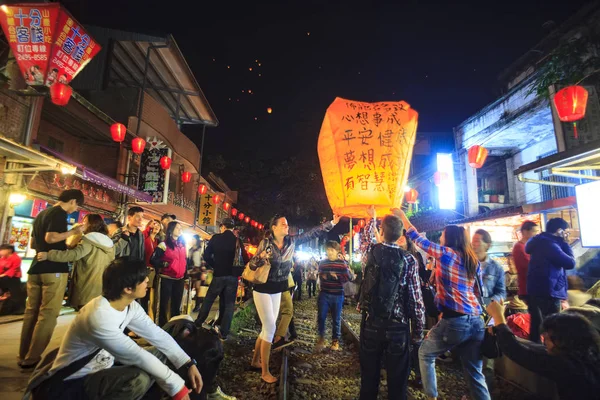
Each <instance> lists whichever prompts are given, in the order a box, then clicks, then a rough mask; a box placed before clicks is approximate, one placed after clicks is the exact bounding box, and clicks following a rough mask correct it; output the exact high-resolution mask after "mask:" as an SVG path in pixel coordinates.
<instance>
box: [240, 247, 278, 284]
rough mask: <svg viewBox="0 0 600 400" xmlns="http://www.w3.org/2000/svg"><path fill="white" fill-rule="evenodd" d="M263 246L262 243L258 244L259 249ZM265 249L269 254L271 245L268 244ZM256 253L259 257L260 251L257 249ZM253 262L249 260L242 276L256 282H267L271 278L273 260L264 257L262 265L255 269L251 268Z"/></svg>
mask: <svg viewBox="0 0 600 400" xmlns="http://www.w3.org/2000/svg"><path fill="white" fill-rule="evenodd" d="M263 240H265V239H263ZM261 244H262V243H261ZM261 247H262V246H261V245H259V246H258V248H259V249H260V248H261ZM265 250H266V252H267V253H268V254H270V253H271V249H270V246H268V245H267V246H266V249H265ZM256 254H257V255H256V257H258V254H260V253H259V252H258V251H257V252H256ZM251 262H252V260H250V261H248V263H247V264H246V267H244V272H242V278H243V279H245V280H247V281H248V282H250V283H254V284H262V283H266V282H267V279H268V278H269V272H270V271H271V262H270V261H269V259H268V258H266V259H262V265H260V266H258V267H257V268H256V269H254V270H253V269H252V268H250V263H251Z"/></svg>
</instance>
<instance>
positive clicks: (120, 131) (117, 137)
mask: <svg viewBox="0 0 600 400" xmlns="http://www.w3.org/2000/svg"><path fill="white" fill-rule="evenodd" d="M126 133H127V128H125V125H123V124H121V123H119V122H117V123H114V124H112V125H111V126H110V136H112V140H114V141H115V142H117V143H121V142H122V141H123V140H125V134H126Z"/></svg>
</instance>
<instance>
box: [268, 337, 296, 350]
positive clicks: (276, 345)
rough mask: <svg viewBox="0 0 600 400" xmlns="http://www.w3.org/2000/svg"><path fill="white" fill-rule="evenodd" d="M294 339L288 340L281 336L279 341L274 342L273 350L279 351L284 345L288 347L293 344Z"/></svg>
mask: <svg viewBox="0 0 600 400" xmlns="http://www.w3.org/2000/svg"><path fill="white" fill-rule="evenodd" d="M293 343H294V341H293V340H287V339H286V338H281V339H279V341H277V342H275V343H273V346H272V347H271V350H272V351H279V350H281V349H283V348H284V347H287V346H289V345H291V344H293Z"/></svg>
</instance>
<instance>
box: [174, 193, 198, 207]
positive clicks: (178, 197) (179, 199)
mask: <svg viewBox="0 0 600 400" xmlns="http://www.w3.org/2000/svg"><path fill="white" fill-rule="evenodd" d="M169 203H170V204H173V205H175V206H177V207H181V208H184V209H186V210H188V211H192V212H194V210H195V209H196V202H195V201H194V200H190V199H186V198H185V196H184V195H183V194H181V193H179V194H175V193H173V192H169Z"/></svg>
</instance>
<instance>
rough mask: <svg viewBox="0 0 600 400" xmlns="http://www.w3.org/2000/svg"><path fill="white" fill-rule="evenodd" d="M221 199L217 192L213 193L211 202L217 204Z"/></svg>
mask: <svg viewBox="0 0 600 400" xmlns="http://www.w3.org/2000/svg"><path fill="white" fill-rule="evenodd" d="M221 201H223V199H222V198H221V196H219V195H218V194H215V195H214V196H213V197H212V202H213V204H219V203H221Z"/></svg>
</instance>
